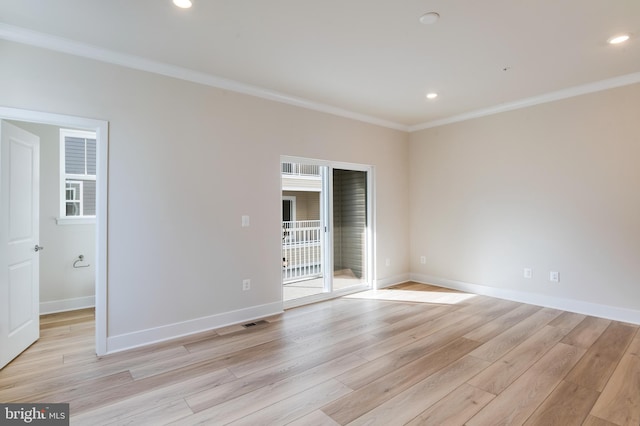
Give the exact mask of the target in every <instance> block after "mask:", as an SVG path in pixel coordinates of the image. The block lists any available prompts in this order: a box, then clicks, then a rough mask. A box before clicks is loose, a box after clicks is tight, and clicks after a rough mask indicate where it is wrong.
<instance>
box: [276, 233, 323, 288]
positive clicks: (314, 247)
mask: <svg viewBox="0 0 640 426" xmlns="http://www.w3.org/2000/svg"><path fill="white" fill-rule="evenodd" d="M321 231H322V229H321V227H320V221H319V220H298V221H285V222H282V274H283V282H284V283H285V284H287V283H291V282H295V281H302V280H306V279H311V278H316V277H319V276H321V275H322V239H321V238H322V232H321Z"/></svg>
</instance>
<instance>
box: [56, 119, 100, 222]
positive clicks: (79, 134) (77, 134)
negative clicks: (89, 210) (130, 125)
mask: <svg viewBox="0 0 640 426" xmlns="http://www.w3.org/2000/svg"><path fill="white" fill-rule="evenodd" d="M67 137H74V138H83V139H96V141H97V138H96V133H95V132H90V131H86V130H73V129H60V195H59V197H58V198H59V204H60V212H59V213H60V214H59V217H58V218H57V219H56V223H57V224H58V225H84V224H92V223H96V216H95V215H92V216H85V215H84V214H83V213H84V211H83V209H84V206H83V205H82V201H83V195H82V193H81V194H80V216H67V183H66V182H67V179H71V180H77V181H80V183H81V185H80V187H81V188H82V181H83V180H96V176H95V175H88V174H83V175H80V174H72V173H69V174H67V173H65V167H66V166H65V139H66V138H67ZM96 151H97V147H96ZM86 155H87V154H86V150H85V156H86ZM86 168H87V162H86V158H85V172H86Z"/></svg>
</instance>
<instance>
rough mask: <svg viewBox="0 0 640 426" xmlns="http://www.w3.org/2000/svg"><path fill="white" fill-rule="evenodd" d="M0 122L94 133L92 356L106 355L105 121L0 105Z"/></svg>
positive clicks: (106, 213)
mask: <svg viewBox="0 0 640 426" xmlns="http://www.w3.org/2000/svg"><path fill="white" fill-rule="evenodd" d="M0 119H3V120H15V121H25V122H30V123H39V124H49V125H53V126H58V127H71V128H75V129H82V130H90V131H93V132H96V142H97V152H96V181H97V183H96V276H95V287H96V288H95V290H96V296H95V300H96V301H95V315H96V354H97V355H99V356H100V355H104V354H106V353H107V285H108V281H107V244H108V243H107V223H108V218H107V215H108V208H107V206H108V192H107V189H108V180H107V179H108V164H109V162H108V153H109V122H108V121H103V120H95V119H91V118H83V117H75V116H71V115H62V114H52V113H48V112H40V111H33V110H25V109H17V108H9V107H3V106H0Z"/></svg>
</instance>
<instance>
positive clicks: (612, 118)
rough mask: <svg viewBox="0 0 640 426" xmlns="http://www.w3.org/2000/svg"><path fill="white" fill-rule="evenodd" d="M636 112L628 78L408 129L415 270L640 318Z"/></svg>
mask: <svg viewBox="0 0 640 426" xmlns="http://www.w3.org/2000/svg"><path fill="white" fill-rule="evenodd" d="M639 118H640V85H638V84H636V85H633V86H626V87H621V88H617V89H612V90H607V91H603V92H598V93H593V94H589V95H584V96H580V97H575V98H571V99H566V100H562V101H557V102H553V103H549V104H544V105H539V106H535V107H530V108H526V109H520V110H517V111H511V112H506V113H502V114H498V115H493V116H490V117H485V118H480V119H475V120H469V121H466V122H462V123H457V124H452V125H447V126H442V127H437V128H432V129H428V130H424V131H421V132H416V133H413V134H411V137H410V158H411V160H410V168H411V175H410V182H411V193H410V196H411V271H412V273H413V276H414V278H417V279H420V280H423V281H431V282H436V283H443V284H449V285H454V286H455V285H460V284H464V283H468V284H475V285H481V286H487V287H489V289H485V290H487V291H488V292H489V293H492V294H496V295H502V296H508V297H522V296H523V295H524V297H525V299H527V300H531V301H535V302H537V303H542V304H551V305H556V306H564V307H573V308H574V309H578V310H580V309H585V308H588V309H591V310H592V312H591V313H593V310H594V309H595V310H597V308H598V306H605V307H611V308H613V309H604V310H602V312H601V314H602V315H609V316H617V317H619V318H623V319H624V318H626V319H628V320H633V321H635V322H640V261H639V260H640V191H639V190H638V183H639V182H640V166H639V162H638V161H639V159H640V121H639ZM422 255H424V256H426V258H427V263H426V264H424V265H423V264H420V262H419V258H420V256H422ZM524 267H530V268H533V274H534V275H533V279H524V278H523V268H524ZM550 271H559V272H560V282H559V283H551V282H549V272H550ZM463 287H464V286H463ZM492 289H493V290H492ZM496 289H497V290H496ZM526 294H528V295H529V296H526ZM625 310H631V311H625Z"/></svg>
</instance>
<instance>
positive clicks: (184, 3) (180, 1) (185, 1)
mask: <svg viewBox="0 0 640 426" xmlns="http://www.w3.org/2000/svg"><path fill="white" fill-rule="evenodd" d="M173 4H175V5H176V6H178V7H180V8H182V9H189V8H190V7H191V6H193V4H192V3H191V0H173Z"/></svg>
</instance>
